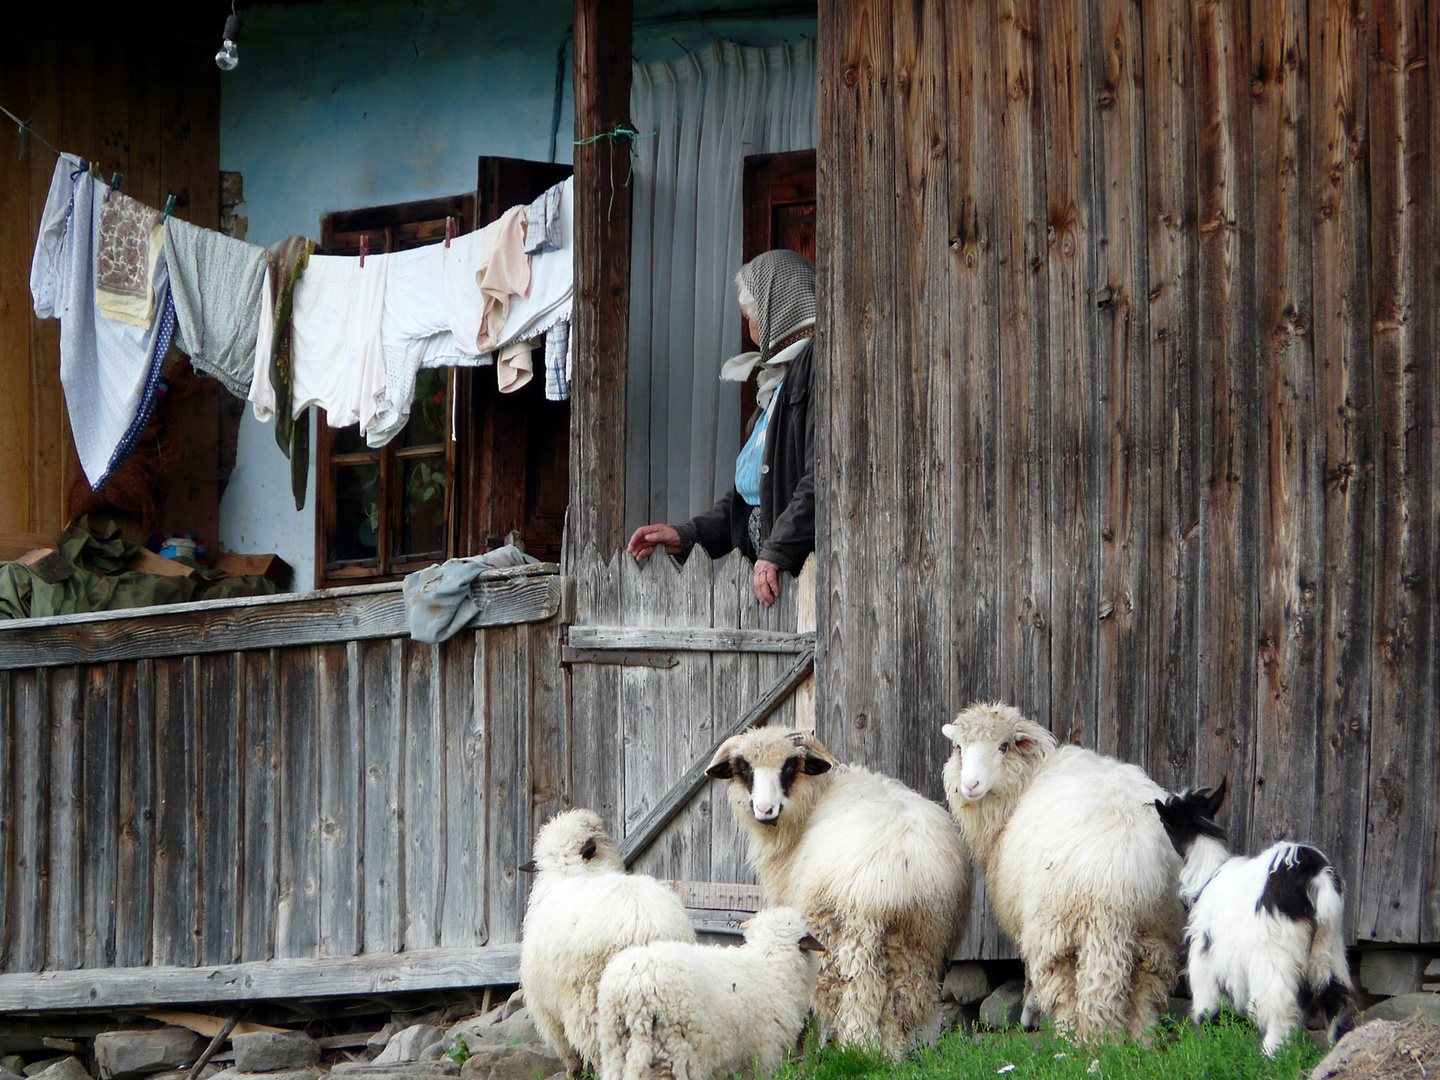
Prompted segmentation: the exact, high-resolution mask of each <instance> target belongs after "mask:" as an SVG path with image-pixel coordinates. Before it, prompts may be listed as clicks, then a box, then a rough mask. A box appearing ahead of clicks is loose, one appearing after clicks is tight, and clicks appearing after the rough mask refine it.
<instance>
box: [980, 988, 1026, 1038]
mask: <svg viewBox="0 0 1440 1080" xmlns="http://www.w3.org/2000/svg"><path fill="white" fill-rule="evenodd" d="M1024 998H1025V981H1024V980H1023V979H1012V980H1011V981H1010V982H1007V983H1006V984H1005V985H1004V986H1001V987H999V988H997V989H996V990H995V991H994V992H992V993H991V994H990V996H989V997H987V998H986V999H985V1000H984V1001H983V1002H982V1003H981V1005H980V1023H981V1024H982V1025H984V1026H985V1027H988V1028H994V1029H996V1030H1001V1031H1003V1030H1004V1029H1005V1028H1012V1027H1014V1026H1015V1025H1016V1024H1018V1023H1020V1010H1021V1006H1022V1004H1023V1001H1024Z"/></svg>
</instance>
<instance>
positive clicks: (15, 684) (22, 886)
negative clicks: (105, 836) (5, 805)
mask: <svg viewBox="0 0 1440 1080" xmlns="http://www.w3.org/2000/svg"><path fill="white" fill-rule="evenodd" d="M49 681H50V680H49V672H48V670H46V669H37V670H28V671H16V672H15V673H14V674H13V675H12V676H11V692H12V693H13V694H14V702H15V705H14V709H15V790H16V791H17V792H21V791H23V792H25V793H26V797H25V798H23V799H21V800H20V802H19V806H18V807H17V811H18V812H17V813H16V821H15V891H14V897H15V902H14V906H13V907H12V909H11V913H12V914H11V917H12V920H13V922H12V925H13V927H14V932H13V944H12V946H11V950H10V956H9V964H8V966H7V970H9V971H40V970H41V969H42V968H44V966H45V936H46V929H45V928H46V915H47V913H48V911H49V907H50V904H49V891H50V889H49V874H48V872H47V871H48V868H49V862H50V714H49V698H50V686H49Z"/></svg>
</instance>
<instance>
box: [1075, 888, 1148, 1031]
mask: <svg viewBox="0 0 1440 1080" xmlns="http://www.w3.org/2000/svg"><path fill="white" fill-rule="evenodd" d="M1132 935H1133V929H1132V928H1131V927H1130V926H1128V925H1127V924H1126V921H1125V920H1124V919H1121V918H1117V917H1116V916H1114V915H1113V914H1111V913H1110V912H1107V911H1103V910H1102V911H1097V912H1095V913H1094V914H1093V915H1091V916H1090V917H1089V918H1088V919H1085V920H1084V921H1083V923H1082V926H1081V927H1080V934H1079V938H1080V941H1079V948H1077V949H1076V954H1075V997H1076V1008H1075V1032H1076V1034H1077V1035H1079V1036H1080V1038H1082V1039H1086V1040H1091V1039H1098V1038H1100V1037H1102V1036H1104V1035H1106V1034H1110V1033H1115V1032H1123V1031H1124V1030H1125V1027H1126V1024H1125V1021H1126V1012H1127V1011H1128V1010H1127V1005H1128V1004H1129V999H1130V973H1131V970H1132V969H1133V967H1134V963H1135V944H1136V943H1135V941H1134V939H1133V936H1132Z"/></svg>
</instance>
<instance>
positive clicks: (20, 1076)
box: [0, 1061, 25, 1080]
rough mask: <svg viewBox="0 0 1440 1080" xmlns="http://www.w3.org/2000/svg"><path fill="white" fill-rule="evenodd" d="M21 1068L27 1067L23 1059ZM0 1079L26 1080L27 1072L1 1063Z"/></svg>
mask: <svg viewBox="0 0 1440 1080" xmlns="http://www.w3.org/2000/svg"><path fill="white" fill-rule="evenodd" d="M20 1068H22V1069H23V1068H25V1063H24V1062H23V1061H22V1062H21V1063H20ZM0 1080H25V1074H24V1073H23V1072H16V1071H15V1070H14V1069H11V1068H9V1067H7V1066H5V1065H0Z"/></svg>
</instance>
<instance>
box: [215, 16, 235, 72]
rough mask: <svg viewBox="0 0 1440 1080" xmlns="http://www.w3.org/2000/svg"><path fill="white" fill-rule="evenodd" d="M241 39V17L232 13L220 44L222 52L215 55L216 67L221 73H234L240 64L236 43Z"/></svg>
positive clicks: (226, 21) (227, 20) (226, 23)
mask: <svg viewBox="0 0 1440 1080" xmlns="http://www.w3.org/2000/svg"><path fill="white" fill-rule="evenodd" d="M239 38H240V16H239V15H236V14H234V13H232V14H231V15H230V16H229V17H228V18H227V19H226V20H225V36H224V38H223V39H222V40H221V42H220V51H219V52H217V53H216V54H215V66H216V67H218V68H219V69H220V70H221V71H234V70H235V65H236V64H238V63H240V53H239V51H238V50H237V49H236V48H235V42H236V41H238V40H239Z"/></svg>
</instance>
